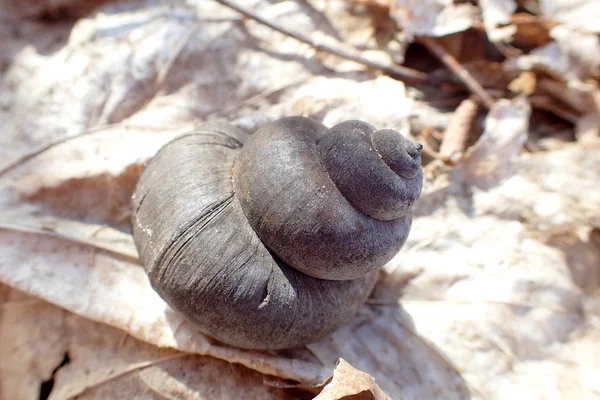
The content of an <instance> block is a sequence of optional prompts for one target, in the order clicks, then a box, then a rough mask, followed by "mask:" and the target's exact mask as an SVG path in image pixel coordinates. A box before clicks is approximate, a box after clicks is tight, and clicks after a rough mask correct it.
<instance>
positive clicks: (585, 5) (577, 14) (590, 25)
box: [540, 0, 600, 33]
mask: <svg viewBox="0 0 600 400" xmlns="http://www.w3.org/2000/svg"><path fill="white" fill-rule="evenodd" d="M540 8H541V10H542V13H543V14H544V16H547V17H551V18H554V19H556V20H558V21H560V22H563V23H565V24H567V25H568V26H570V27H572V28H576V29H583V30H586V31H588V32H594V33H598V32H600V25H598V20H599V19H600V3H598V1H597V0H540Z"/></svg>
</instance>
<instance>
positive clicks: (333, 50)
mask: <svg viewBox="0 0 600 400" xmlns="http://www.w3.org/2000/svg"><path fill="white" fill-rule="evenodd" d="M215 1H216V2H217V3H219V4H222V5H224V6H225V7H229V8H231V9H232V10H235V11H237V12H239V13H240V14H242V15H244V16H246V17H248V18H251V19H253V20H255V21H256V22H258V23H260V24H262V25H265V26H267V27H269V28H271V29H273V30H275V31H277V32H280V33H283V34H284V35H287V36H289V37H292V38H294V39H296V40H298V41H299V42H302V43H306V44H308V45H309V46H312V47H314V48H315V49H317V50H321V51H324V52H327V53H330V54H334V55H336V56H338V57H342V58H346V59H348V60H351V61H354V62H356V63H358V64H362V65H366V66H367V67H370V68H374V69H379V70H381V71H383V72H385V73H386V74H388V75H389V76H391V77H392V78H395V79H398V80H401V81H405V82H410V83H429V79H428V76H427V74H425V73H423V72H421V71H417V70H414V69H411V68H407V67H403V66H401V65H395V64H385V63H381V62H378V61H374V60H369V59H368V58H366V57H364V56H362V55H361V54H359V53H357V52H356V51H353V50H350V49H346V48H343V47H341V46H335V47H334V46H331V45H329V44H325V43H320V42H318V41H316V40H314V39H313V38H311V37H309V36H307V35H304V34H302V33H299V32H294V31H292V30H290V29H287V28H284V27H283V26H280V25H276V24H274V23H272V22H269V21H267V20H266V19H265V18H263V17H261V16H260V15H257V14H255V13H254V12H252V11H248V10H246V9H244V8H242V7H240V6H238V5H237V4H235V2H232V1H229V0H215ZM340 45H341V44H340Z"/></svg>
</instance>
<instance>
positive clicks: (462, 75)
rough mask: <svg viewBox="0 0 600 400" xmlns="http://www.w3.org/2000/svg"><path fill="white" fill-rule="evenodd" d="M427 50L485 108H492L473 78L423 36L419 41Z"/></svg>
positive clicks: (435, 44) (490, 98)
mask: <svg viewBox="0 0 600 400" xmlns="http://www.w3.org/2000/svg"><path fill="white" fill-rule="evenodd" d="M419 41H420V42H421V43H422V44H423V45H424V46H425V47H427V49H428V50H429V51H430V52H432V53H433V54H434V55H435V56H436V57H437V58H439V59H440V61H442V62H443V63H444V64H445V65H446V66H447V67H448V68H449V69H450V70H451V71H452V72H453V73H454V74H456V76H457V77H458V79H460V80H461V81H462V82H463V83H464V84H465V85H466V86H467V88H468V89H469V90H470V91H471V92H472V93H473V94H474V95H476V96H477V97H478V98H479V99H480V100H481V102H482V103H483V105H484V106H485V107H486V108H488V109H489V108H492V106H493V105H494V99H493V98H492V97H491V96H490V95H489V94H488V93H487V92H486V91H485V89H484V88H483V87H482V86H481V85H480V84H479V82H477V81H476V80H475V78H473V76H472V75H471V74H470V73H469V71H467V70H466V69H465V68H464V67H463V66H462V65H460V63H459V62H458V61H456V59H455V58H454V57H452V55H450V53H448V52H447V51H446V49H444V47H442V46H440V45H439V44H438V43H437V42H436V41H435V40H433V39H432V38H430V37H426V36H423V37H421V39H420V40H419Z"/></svg>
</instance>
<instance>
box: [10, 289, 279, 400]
mask: <svg viewBox="0 0 600 400" xmlns="http://www.w3.org/2000/svg"><path fill="white" fill-rule="evenodd" d="M0 293H2V294H3V295H2V296H1V297H2V302H1V303H0V307H1V308H0V332H2V338H3V340H2V342H1V344H0V355H1V356H2V358H1V359H2V361H3V362H2V363H0V371H2V374H0V398H2V399H5V398H6V399H15V400H20V399H38V398H40V396H42V395H41V394H40V390H41V387H42V381H44V382H50V383H51V384H50V385H48V383H46V384H45V388H44V389H43V390H44V394H43V396H48V395H49V399H50V400H61V399H72V398H83V399H89V398H103V399H123V398H132V397H136V398H144V399H155V398H156V399H164V398H165V397H168V396H169V395H170V396H171V397H168V398H178V399H180V398H191V399H195V398H202V399H204V398H234V397H235V398H240V399H245V398H247V399H275V398H285V397H287V395H286V392H285V391H283V390H277V389H273V388H269V387H267V386H264V385H263V384H262V382H263V378H262V376H261V375H260V374H258V373H256V372H254V371H251V370H249V369H247V368H244V367H242V366H239V365H237V366H236V365H232V364H229V363H227V362H224V361H221V360H217V359H214V358H210V357H203V356H196V355H190V354H186V353H181V352H177V351H174V350H168V349H160V348H157V347H155V346H152V345H149V344H147V343H144V342H141V341H139V340H136V339H134V338H132V337H131V336H129V335H128V334H126V333H124V332H123V331H120V330H117V329H114V328H111V327H108V326H106V325H102V324H98V323H94V322H92V321H90V320H87V319H84V318H80V317H78V316H75V315H73V314H71V313H68V312H66V311H64V310H62V309H60V308H58V307H55V306H53V305H51V304H49V303H46V302H44V301H42V300H39V299H35V298H32V297H30V296H27V295H25V294H23V293H21V292H18V291H16V290H11V289H9V288H8V287H7V286H4V285H0ZM42 371H46V372H42ZM40 374H42V375H40ZM50 389H51V390H50ZM240 392H241V393H242V394H240Z"/></svg>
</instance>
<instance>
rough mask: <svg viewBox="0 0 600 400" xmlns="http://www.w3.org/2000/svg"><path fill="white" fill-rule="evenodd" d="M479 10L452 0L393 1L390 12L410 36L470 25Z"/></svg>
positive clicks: (442, 32)
mask: <svg viewBox="0 0 600 400" xmlns="http://www.w3.org/2000/svg"><path fill="white" fill-rule="evenodd" d="M477 13H478V10H477V8H475V7H474V6H472V5H471V4H456V5H455V4H454V2H453V1H452V0H426V1H422V0H393V2H392V6H391V8H390V15H391V17H392V18H394V20H396V22H397V23H398V26H399V27H400V28H402V30H403V31H404V33H405V34H406V36H407V38H408V39H412V38H413V37H415V36H445V35H449V34H451V33H456V32H462V31H465V30H467V29H468V28H470V27H471V26H472V25H473V23H474V21H475V20H476V16H477Z"/></svg>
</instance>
